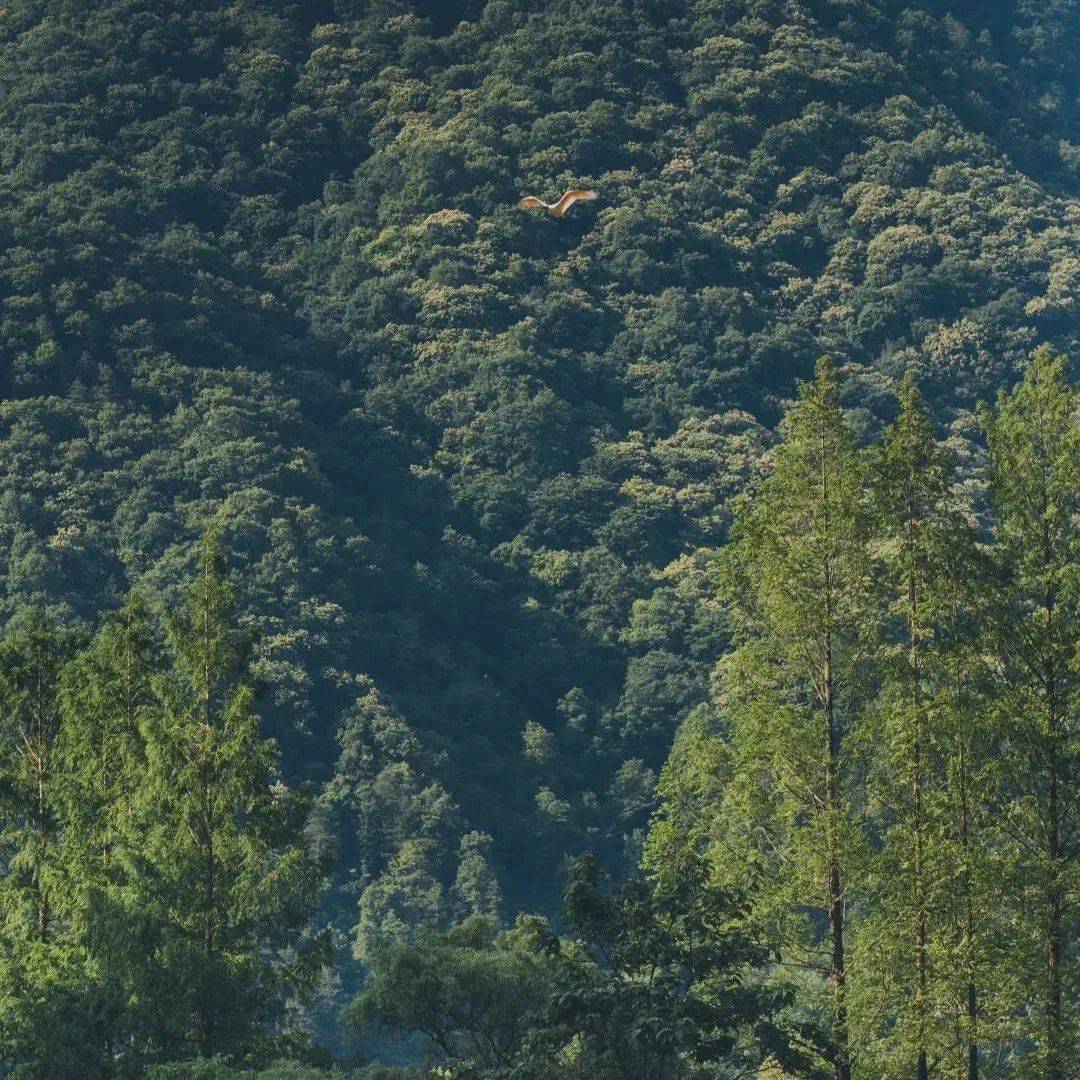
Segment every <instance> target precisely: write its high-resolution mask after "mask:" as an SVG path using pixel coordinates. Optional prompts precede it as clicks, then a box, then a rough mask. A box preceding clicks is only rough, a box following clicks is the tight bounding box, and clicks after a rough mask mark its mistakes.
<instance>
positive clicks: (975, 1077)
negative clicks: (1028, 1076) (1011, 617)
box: [960, 745, 979, 1080]
mask: <svg viewBox="0 0 1080 1080" xmlns="http://www.w3.org/2000/svg"><path fill="white" fill-rule="evenodd" d="M967 768H968V761H967V754H966V752H965V750H964V747H963V745H961V747H960V844H961V846H962V848H963V852H964V878H963V889H964V937H965V940H966V943H967V947H968V950H969V951H970V950H971V949H972V947H973V942H974V941H975V902H974V897H973V896H972V889H973V885H972V880H971V825H970V819H969V809H968V787H967V779H968V776H967ZM965 996H966V1002H965V1008H966V1013H967V1016H966V1019H967V1080H979V1043H978V1037H979V995H978V987H977V986H976V983H975V960H974V957H972V956H970V955H969V958H968V982H967V993H966V995H965Z"/></svg>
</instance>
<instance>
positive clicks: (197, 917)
mask: <svg viewBox="0 0 1080 1080" xmlns="http://www.w3.org/2000/svg"><path fill="white" fill-rule="evenodd" d="M168 639H169V646H170V652H171V657H172V667H171V668H170V669H169V670H168V671H166V672H165V673H163V674H161V675H159V676H158V677H157V678H156V680H155V690H156V694H157V697H158V699H159V704H158V706H157V707H156V708H154V709H152V710H151V711H150V712H149V714H148V715H147V717H146V718H145V719H144V721H143V723H142V725H141V730H142V735H143V739H144V754H145V765H144V766H143V768H142V771H141V776H140V780H139V784H138V787H137V789H136V792H135V796H134V798H135V804H136V811H135V817H136V822H135V825H134V828H135V830H136V837H135V838H134V840H133V841H132V843H133V846H135V847H137V850H138V863H139V869H138V872H137V874H136V875H135V876H134V879H133V880H132V882H131V886H130V887H131V889H132V892H133V902H134V906H135V907H136V909H137V910H138V911H139V912H140V917H141V922H142V925H143V932H144V933H145V934H146V935H147V941H146V945H145V948H146V949H147V956H146V963H145V965H144V966H145V968H146V972H145V976H144V977H145V978H147V979H149V980H150V984H151V985H150V987H148V990H149V993H148V994H147V997H148V999H149V1004H150V1005H151V1007H152V1008H153V1013H152V1014H151V1016H149V1017H148V1018H147V1019H149V1020H150V1021H151V1023H152V1024H155V1025H158V1024H159V1025H160V1030H155V1031H152V1032H151V1033H150V1034H151V1037H152V1038H154V1040H155V1042H156V1044H157V1046H158V1047H159V1052H160V1053H163V1054H165V1055H167V1056H184V1055H186V1054H189V1053H192V1052H196V1051H197V1052H199V1053H201V1054H203V1055H204V1056H207V1057H212V1056H214V1055H215V1054H218V1053H222V1054H243V1053H247V1052H249V1051H250V1050H251V1049H252V1048H253V1047H256V1046H257V1045H258V1044H259V1042H260V1038H261V1037H262V1036H263V1034H264V1033H265V1026H266V1025H268V1024H272V1023H273V1022H274V1021H276V1020H278V1019H279V1018H280V1015H281V1010H282V1006H283V1004H284V999H285V998H286V997H287V996H289V995H292V994H295V993H300V994H302V993H304V992H305V990H306V989H307V988H308V987H309V985H310V983H311V980H312V978H313V976H314V975H315V974H316V972H317V966H316V965H317V963H318V961H319V953H318V951H317V950H306V951H304V950H302V951H300V952H299V953H298V952H296V951H295V948H294V946H295V945H296V943H297V941H298V939H299V937H300V934H301V931H302V930H303V928H304V926H305V922H306V920H307V919H308V918H309V916H310V914H311V905H312V902H313V900H314V897H315V895H316V893H317V890H318V888H319V885H320V881H321V876H320V870H319V866H318V864H317V861H316V860H315V859H314V858H313V856H312V854H311V853H310V852H309V851H308V850H307V847H306V844H305V840H304V835H303V828H304V822H305V819H306V816H307V808H308V801H307V799H306V797H305V796H304V795H303V794H302V793H297V792H294V791H290V790H289V789H288V788H287V787H286V786H285V785H284V784H283V783H282V781H281V779H280V777H279V776H278V775H277V770H276V766H277V754H276V750H275V748H274V745H273V744H272V743H271V742H270V741H269V740H267V739H266V738H264V737H263V735H262V734H261V732H260V724H259V717H258V714H257V713H256V711H255V709H254V697H255V694H254V688H253V686H252V684H251V675H250V668H249V664H250V656H251V644H252V642H251V635H250V633H249V632H248V631H247V630H245V629H243V628H242V627H240V626H239V625H238V624H237V621H236V607H235V589H234V587H233V586H232V584H231V582H230V581H229V577H228V574H227V571H226V566H225V556H224V551H223V549H222V545H221V539H220V536H219V534H218V532H217V531H216V530H212V531H210V532H208V533H207V534H206V536H205V537H204V540H203V543H202V546H201V549H200V552H199V559H198V570H197V573H196V574H195V576H194V578H193V579H192V580H191V581H190V582H189V583H188V584H187V586H186V587H185V589H184V592H183V595H182V600H181V604H180V606H179V609H178V611H177V612H176V614H175V615H174V616H173V617H172V618H171V619H170V621H169V625H168ZM290 950H292V951H290Z"/></svg>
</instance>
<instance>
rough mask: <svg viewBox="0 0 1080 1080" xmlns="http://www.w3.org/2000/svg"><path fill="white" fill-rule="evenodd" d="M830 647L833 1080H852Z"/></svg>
mask: <svg viewBox="0 0 1080 1080" xmlns="http://www.w3.org/2000/svg"><path fill="white" fill-rule="evenodd" d="M831 652H832V646H831V643H830V642H828V640H827V641H826V649H825V694H824V699H825V700H824V705H825V726H826V737H827V740H828V745H827V755H828V757H827V765H826V793H825V803H826V805H825V814H826V848H827V864H828V877H829V936H830V939H831V946H832V965H831V970H830V972H829V975H830V978H831V980H832V984H833V996H834V1000H835V1003H836V1080H851V1049H850V1045H849V1039H848V1015H847V966H846V961H845V956H844V890H843V883H842V880H841V875H840V860H839V854H838V851H837V836H836V815H837V814H838V812H839V809H840V804H839V797H838V775H839V770H840V731H839V728H838V726H837V723H836V711H835V702H834V695H833V675H832V655H831Z"/></svg>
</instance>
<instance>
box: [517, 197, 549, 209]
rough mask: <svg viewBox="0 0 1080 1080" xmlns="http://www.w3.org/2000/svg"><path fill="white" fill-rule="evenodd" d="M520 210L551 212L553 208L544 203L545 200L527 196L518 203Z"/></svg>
mask: <svg viewBox="0 0 1080 1080" xmlns="http://www.w3.org/2000/svg"><path fill="white" fill-rule="evenodd" d="M518 209H519V210H550V209H551V207H549V206H548V204H547V203H546V202H544V201H543V199H538V198H537V197H536V196H535V195H526V196H525V198H524V199H522V200H521V201H520V202H519V203H518Z"/></svg>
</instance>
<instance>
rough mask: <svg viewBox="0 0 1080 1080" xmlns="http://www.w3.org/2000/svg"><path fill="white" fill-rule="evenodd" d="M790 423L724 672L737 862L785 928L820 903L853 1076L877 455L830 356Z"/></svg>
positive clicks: (740, 527)
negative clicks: (869, 457) (870, 492)
mask: <svg viewBox="0 0 1080 1080" xmlns="http://www.w3.org/2000/svg"><path fill="white" fill-rule="evenodd" d="M780 434H781V440H780V444H779V446H778V447H777V449H776V452H775V457H774V460H773V467H772V471H771V472H770V473H769V475H768V476H767V477H766V479H765V480H764V481H763V482H762V483H761V485H760V486H759V488H758V489H757V491H756V492H755V493H754V495H753V497H752V498H750V499H749V500H748V501H747V502H746V504H745V505H744V506H743V507H742V508H741V509H740V511H739V512H738V513H737V515H736V520H735V524H734V530H733V536H734V540H733V544H732V546H731V548H730V549H729V556H730V558H729V563H728V567H727V585H726V588H727V592H728V595H729V597H730V600H731V603H732V608H733V613H734V616H735V619H736V623H737V639H736V640H737V642H738V644H737V647H736V649H735V651H734V652H733V654H732V655H731V656H730V657H729V658H728V659H727V660H725V661H724V662H723V664H722V667H721V671H720V673H719V675H720V678H721V679H722V702H721V704H722V708H723V709H724V710H725V711H726V712H727V714H728V715H729V717H730V722H731V725H732V738H733V753H734V761H733V765H732V769H733V779H732V783H731V787H730V798H729V801H728V805H727V806H726V808H725V812H726V813H730V814H731V815H732V818H733V829H732V833H733V837H732V848H731V850H732V859H731V865H730V867H729V872H730V873H732V874H733V875H735V876H736V877H738V876H740V875H741V876H743V878H744V880H745V870H741V869H740V867H743V866H749V867H752V868H754V873H755V874H756V875H759V876H758V878H757V881H758V886H757V895H758V905H757V906H758V910H759V913H760V915H761V917H764V918H767V919H768V920H770V921H771V922H772V923H773V924H774V928H776V929H775V931H774V932H781V931H780V929H779V927H781V926H782V925H784V924H787V925H788V926H789V928H790V925H791V923H792V921H793V920H795V919H796V917H797V914H798V913H799V912H806V911H813V912H815V913H819V914H820V916H821V918H822V921H823V923H824V925H825V926H826V928H827V929H826V933H825V939H824V941H823V942H821V946H822V949H823V952H824V959H823V966H824V968H825V970H826V971H827V973H828V979H829V982H830V984H831V988H832V991H831V1003H830V1006H829V1008H830V1011H831V1014H832V1021H833V1024H832V1031H833V1044H834V1049H833V1052H832V1058H833V1065H834V1069H835V1074H836V1077H837V1080H849V1078H850V1076H851V1059H852V1056H851V1042H850V1033H849V1016H848V967H847V947H848V937H849V933H850V927H849V925H848V912H849V910H850V908H851V906H852V905H853V902H854V900H855V896H856V890H855V881H854V880H853V879H852V878H851V877H850V876H849V875H850V874H851V873H852V872H853V870H854V867H855V865H856V864H857V860H858V858H859V856H860V850H861V848H862V842H861V840H860V827H861V826H860V819H859V806H858V799H859V771H858V769H857V767H856V762H855V760H854V755H853V752H852V748H851V746H850V745H849V736H850V734H851V732H852V731H853V730H854V729H855V728H856V727H857V725H858V724H859V722H860V720H861V719H862V717H863V715H864V710H865V707H866V701H867V697H868V693H869V681H868V680H869V672H868V671H867V648H868V630H870V629H871V627H872V605H871V596H870V561H869V555H868V549H867V545H868V540H869V537H870V523H869V514H868V509H869V508H868V505H867V480H866V467H865V463H864V461H863V458H862V457H861V455H860V453H859V451H858V450H857V449H856V445H855V439H854V435H853V434H852V431H851V429H850V427H849V425H848V422H847V420H846V419H845V416H844V412H843V410H842V408H841V405H840V399H839V389H838V385H837V379H836V373H835V370H834V368H833V366H832V365H831V364H830V363H829V362H827V361H822V362H821V363H820V364H819V365H818V370H817V375H816V377H815V378H814V380H812V381H811V382H808V383H806V384H804V385H803V386H802V388H801V391H800V395H799V400H798V402H797V403H796V404H795V405H794V407H793V408H792V409H791V411H790V412H789V413H788V414H787V416H786V417H785V419H784V422H783V424H782V425H781V429H780ZM815 944H816V943H815Z"/></svg>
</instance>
